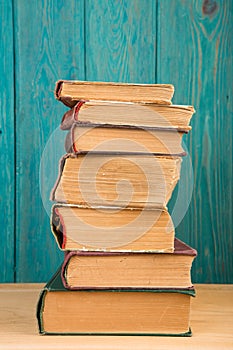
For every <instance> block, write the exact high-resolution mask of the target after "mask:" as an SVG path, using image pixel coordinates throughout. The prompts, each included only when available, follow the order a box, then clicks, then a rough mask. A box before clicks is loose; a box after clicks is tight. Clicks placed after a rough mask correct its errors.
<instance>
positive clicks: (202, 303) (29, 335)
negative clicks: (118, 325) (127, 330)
mask: <svg viewBox="0 0 233 350" xmlns="http://www.w3.org/2000/svg"><path fill="white" fill-rule="evenodd" d="M40 288H42V286H41V285H36V284H34V285H33V284H26V285H23V284H15V285H10V284H6V285H2V286H0V292H1V298H0V308H1V313H0V337H1V349H4V350H7V349H9V350H10V349H32V350H33V349H40V350H43V349H46V350H48V349H54V350H57V349H62V350H65V349H76V348H78V349H79V350H81V349H83V350H84V349H90V350H91V349H93V350H94V349H95V350H97V349H101V350H102V349H124V350H127V349H135V350H141V349H143V350H151V349H161V350H169V349H172V350H176V349H177V350H186V349H206V350H215V349H222V350H227V349H229V350H230V349H232V343H233V336H232V312H233V303H232V293H233V286H232V285H197V286H196V289H197V297H196V298H194V299H193V301H192V311H191V320H190V324H191V327H192V331H193V336H192V337H191V338H189V337H188V338H187V337H153V336H149V337H148V336H147V337H146V336H123V337H122V336H39V335H38V329H37V323H36V318H35V313H36V310H35V308H36V303H37V300H38V296H39V293H40ZM93 317H94V315H93Z"/></svg>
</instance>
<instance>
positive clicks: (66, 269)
mask: <svg viewBox="0 0 233 350" xmlns="http://www.w3.org/2000/svg"><path fill="white" fill-rule="evenodd" d="M174 247H175V250H174V253H168V254H164V253H151V252H147V251H145V252H143V253H136V252H134V251H131V252H128V253H127V252H122V251H120V252H117V253H109V252H108V253H106V252H83V251H82V252H81V251H71V252H68V253H67V254H66V257H65V260H64V263H63V266H62V281H63V284H64V286H65V287H66V288H69V289H73V290H74V289H90V288H97V289H104V288H114V289H124V288H150V289H151V288H181V287H182V288H189V287H191V286H192V282H191V274H190V270H191V266H192V262H193V260H194V258H195V256H196V254H197V252H196V250H195V249H193V248H191V247H189V246H188V245H186V244H185V243H184V242H182V241H180V240H178V239H177V238H175V242H174ZM129 286H130V287H129Z"/></svg>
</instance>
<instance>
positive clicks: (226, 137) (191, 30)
mask: <svg viewBox="0 0 233 350" xmlns="http://www.w3.org/2000/svg"><path fill="white" fill-rule="evenodd" d="M232 4H233V3H232V1H231V0H226V1H206V0H205V1H181V0H178V1H170V0H165V1H164V0H163V1H160V2H159V6H158V8H159V47H158V82H160V83H165V82H171V83H173V84H174V85H175V88H176V92H175V96H174V102H175V103H180V104H193V105H194V106H195V108H196V110H197V113H196V115H195V116H194V117H193V120H192V127H193V129H192V131H191V133H190V134H189V136H188V137H187V138H186V140H185V142H186V145H187V147H188V150H189V153H190V156H191V158H192V164H193V174H194V186H193V197H192V200H191V203H190V207H189V210H188V212H187V214H186V216H185V218H184V220H183V221H182V222H181V224H180V225H179V227H178V229H177V235H178V236H179V237H181V238H182V239H184V240H185V241H186V242H187V243H190V244H191V245H193V246H194V247H195V248H197V250H198V252H199V256H198V258H197V259H196V262H195V264H194V268H193V280H194V281H195V282H205V283H232V282H233V261H232V256H233V255H232V226H233V225H232V217H233V211H232V120H233V118H232V117H233V115H232V66H233V65H232V53H233V40H232V38H233V36H232V33H233V30H232V29H233V8H232ZM186 183H187V185H186V186H187V187H186V191H188V190H189V188H188V183H189V182H188V179H187V181H186ZM173 204H174V203H173Z"/></svg>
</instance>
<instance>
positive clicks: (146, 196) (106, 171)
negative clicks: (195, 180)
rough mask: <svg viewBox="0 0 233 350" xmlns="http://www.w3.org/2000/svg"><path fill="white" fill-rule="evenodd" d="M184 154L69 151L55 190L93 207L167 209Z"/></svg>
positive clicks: (59, 198) (60, 198)
mask: <svg viewBox="0 0 233 350" xmlns="http://www.w3.org/2000/svg"><path fill="white" fill-rule="evenodd" d="M180 165H181V158H180V157H155V156H152V155H140V154H139V155H138V154H134V155H124V154H121V155H114V156H113V155H109V154H94V153H88V154H66V155H65V156H64V157H63V158H62V159H61V161H60V172H59V176H58V180H57V182H56V184H55V187H54V189H53V190H52V193H51V199H52V200H54V201H56V202H61V203H69V204H79V205H84V206H89V207H94V206H104V207H106V206H110V207H114V206H115V207H136V208H139V207H141V208H145V207H146V208H149V207H150V208H156V207H157V208H160V209H161V208H164V207H166V205H167V202H168V200H169V199H170V197H171V195H172V192H173V190H174V188H175V186H176V183H177V181H178V179H179V177H180Z"/></svg>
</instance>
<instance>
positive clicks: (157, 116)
mask: <svg viewBox="0 0 233 350" xmlns="http://www.w3.org/2000/svg"><path fill="white" fill-rule="evenodd" d="M194 112H195V110H194V108H193V107H192V106H178V105H159V104H155V103H141V104H139V103H131V102H124V103H122V102H114V101H108V102H105V101H79V102H77V103H76V105H75V106H74V107H73V108H72V109H70V110H68V111H67V112H66V113H65V114H64V115H63V118H62V122H61V125H60V127H61V129H62V130H68V129H70V128H71V126H72V125H73V123H76V122H82V123H91V124H99V125H104V124H112V125H124V126H126V125H130V126H138V127H144V128H148V127H160V128H168V129H169V128H175V129H181V130H187V131H189V130H190V129H191V126H189V122H190V120H191V118H192V115H193V113H194Z"/></svg>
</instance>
